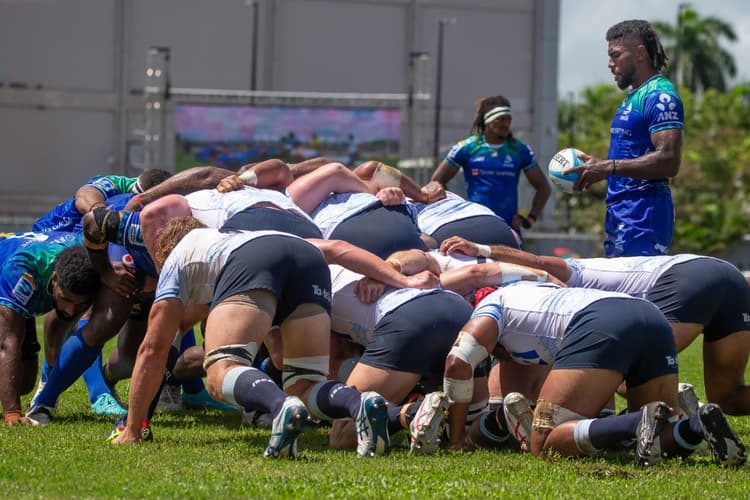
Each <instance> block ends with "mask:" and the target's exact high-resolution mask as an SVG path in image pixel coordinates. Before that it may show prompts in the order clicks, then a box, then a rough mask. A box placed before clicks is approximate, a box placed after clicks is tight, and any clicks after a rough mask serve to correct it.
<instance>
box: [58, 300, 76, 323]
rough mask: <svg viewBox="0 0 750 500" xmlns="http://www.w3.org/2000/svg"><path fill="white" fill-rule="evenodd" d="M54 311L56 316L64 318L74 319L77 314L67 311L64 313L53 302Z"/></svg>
mask: <svg viewBox="0 0 750 500" xmlns="http://www.w3.org/2000/svg"><path fill="white" fill-rule="evenodd" d="M55 313H57V317H58V318H60V319H64V320H71V319H75V317H76V316H77V314H68V313H66V312H65V311H63V310H62V309H60V308H58V307H57V304H55Z"/></svg>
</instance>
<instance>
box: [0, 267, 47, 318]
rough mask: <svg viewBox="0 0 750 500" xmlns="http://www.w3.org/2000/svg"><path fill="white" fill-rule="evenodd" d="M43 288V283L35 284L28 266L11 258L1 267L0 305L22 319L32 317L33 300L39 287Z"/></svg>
mask: <svg viewBox="0 0 750 500" xmlns="http://www.w3.org/2000/svg"><path fill="white" fill-rule="evenodd" d="M43 286H44V284H43V283H37V279H36V277H35V275H34V273H33V272H32V270H31V269H30V268H29V266H27V265H25V264H24V263H22V262H19V261H18V260H17V259H14V258H11V259H9V260H7V261H5V263H4V264H3V266H2V274H1V275H0V305H2V306H5V307H7V308H8V309H10V310H11V311H13V312H14V313H16V314H18V315H20V316H23V317H24V318H30V317H32V316H33V314H32V312H31V310H30V307H31V305H32V303H33V298H34V296H35V295H36V294H38V293H39V291H40V287H43Z"/></svg>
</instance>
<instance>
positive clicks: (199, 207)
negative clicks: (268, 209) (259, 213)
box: [185, 186, 312, 228]
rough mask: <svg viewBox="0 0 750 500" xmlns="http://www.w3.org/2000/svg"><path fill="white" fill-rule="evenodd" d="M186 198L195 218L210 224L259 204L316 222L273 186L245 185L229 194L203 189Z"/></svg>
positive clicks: (219, 223)
mask: <svg viewBox="0 0 750 500" xmlns="http://www.w3.org/2000/svg"><path fill="white" fill-rule="evenodd" d="M185 199H186V200H187V202H188V204H189V205H190V209H191V210H192V212H193V217H195V218H196V219H198V220H199V221H201V222H202V223H203V224H205V225H206V226H208V227H214V228H219V227H221V226H223V225H224V223H225V222H226V221H227V220H228V219H229V218H230V217H232V216H233V215H235V214H237V213H238V212H241V211H243V210H245V209H246V208H250V207H253V206H256V205H272V206H274V207H276V208H280V209H281V210H286V211H288V212H292V213H294V214H295V215H299V216H300V217H304V218H305V219H307V220H309V221H312V219H310V217H309V216H308V215H307V214H306V213H305V212H304V211H303V210H302V209H301V208H299V207H298V206H297V205H296V204H295V203H294V202H293V201H292V200H291V199H290V198H288V197H287V196H285V195H284V194H283V193H280V192H278V191H273V190H270V189H257V188H254V187H250V186H245V187H244V188H242V189H238V190H236V191H229V192H227V193H220V192H218V191H217V190H215V189H203V190H200V191H195V192H194V193H190V194H188V195H186V196H185Z"/></svg>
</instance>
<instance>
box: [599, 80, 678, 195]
mask: <svg viewBox="0 0 750 500" xmlns="http://www.w3.org/2000/svg"><path fill="white" fill-rule="evenodd" d="M684 127H685V115H684V112H683V109H682V101H681V100H680V96H679V95H677V90H676V89H675V87H674V85H672V82H670V81H669V80H667V78H665V77H664V76H663V75H660V74H656V75H655V76H653V77H651V78H650V79H649V80H647V81H646V82H645V83H643V84H642V85H641V86H640V87H638V88H637V89H635V90H633V91H631V92H628V94H627V95H626V96H625V98H624V99H623V100H622V103H620V106H619V107H618V108H617V112H616V113H615V117H614V118H613V119H612V126H611V128H610V142H609V153H608V155H607V158H611V159H615V160H619V159H625V160H629V159H631V158H639V157H641V156H643V155H645V154H647V153H650V152H652V151H654V150H655V148H654V145H653V143H652V142H651V135H652V134H655V133H656V132H659V131H661V130H667V129H675V128H676V129H682V128H684ZM668 182H669V180H668V179H652V180H646V179H633V178H631V177H624V176H610V177H609V178H608V179H607V201H608V202H609V201H614V200H617V199H618V198H619V197H621V195H624V194H626V193H628V192H638V193H643V192H644V191H663V190H664V186H666V185H667V184H668ZM639 196H640V194H639Z"/></svg>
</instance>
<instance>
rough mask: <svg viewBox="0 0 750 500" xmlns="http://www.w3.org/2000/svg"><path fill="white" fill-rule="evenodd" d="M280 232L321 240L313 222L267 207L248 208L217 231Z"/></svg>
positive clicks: (321, 235) (318, 230)
mask: <svg viewBox="0 0 750 500" xmlns="http://www.w3.org/2000/svg"><path fill="white" fill-rule="evenodd" d="M266 230H273V231H281V232H282V233H289V234H294V235H296V236H299V237H300V238H319V239H322V238H323V234H322V233H321V232H320V229H318V226H316V225H315V223H314V222H312V221H311V220H308V219H306V218H304V217H302V216H299V215H295V214H293V213H291V212H287V211H286V210H278V209H275V208H268V207H249V208H246V209H245V210H242V211H241V212H237V213H236V214H234V215H233V216H232V217H230V218H229V219H228V220H227V221H226V222H225V223H224V225H223V226H221V228H219V231H221V232H222V233H229V232H231V231H266Z"/></svg>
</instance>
